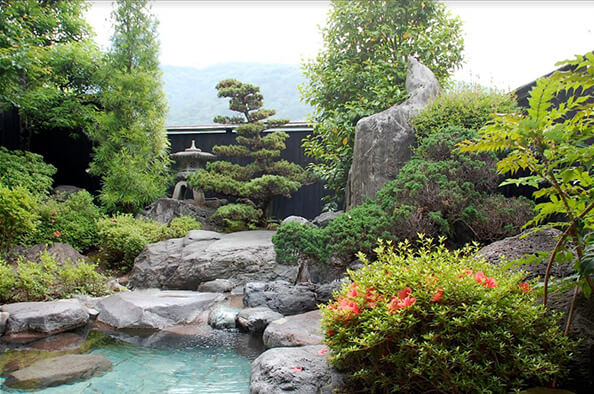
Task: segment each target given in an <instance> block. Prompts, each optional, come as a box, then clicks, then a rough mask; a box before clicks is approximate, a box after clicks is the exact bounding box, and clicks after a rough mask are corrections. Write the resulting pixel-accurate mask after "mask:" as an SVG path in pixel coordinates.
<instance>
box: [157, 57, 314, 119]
mask: <svg viewBox="0 0 594 394" xmlns="http://www.w3.org/2000/svg"><path fill="white" fill-rule="evenodd" d="M161 68H162V70H163V82H164V90H165V94H166V96H167V100H168V101H169V114H168V116H167V121H166V123H167V125H168V126H192V125H203V124H212V123H213V121H212V119H213V118H214V117H215V116H216V115H229V114H232V112H231V111H229V110H228V106H229V102H228V99H221V98H218V97H217V91H216V89H215V86H216V84H217V83H219V82H220V81H222V80H223V79H227V78H233V79H238V80H240V81H242V82H246V83H251V84H254V85H257V86H259V87H260V91H261V92H262V94H263V95H264V108H270V109H275V110H276V115H275V118H288V119H290V120H293V121H296V120H305V119H306V117H307V115H308V114H309V113H310V112H311V107H310V106H308V105H306V104H304V103H303V102H301V96H300V93H299V91H298V89H297V86H298V85H299V84H301V83H303V82H305V78H304V77H303V75H302V74H301V70H300V68H299V66H298V65H287V64H259V63H223V64H217V65H214V66H210V67H206V68H200V69H198V68H192V67H179V66H162V67H161Z"/></svg>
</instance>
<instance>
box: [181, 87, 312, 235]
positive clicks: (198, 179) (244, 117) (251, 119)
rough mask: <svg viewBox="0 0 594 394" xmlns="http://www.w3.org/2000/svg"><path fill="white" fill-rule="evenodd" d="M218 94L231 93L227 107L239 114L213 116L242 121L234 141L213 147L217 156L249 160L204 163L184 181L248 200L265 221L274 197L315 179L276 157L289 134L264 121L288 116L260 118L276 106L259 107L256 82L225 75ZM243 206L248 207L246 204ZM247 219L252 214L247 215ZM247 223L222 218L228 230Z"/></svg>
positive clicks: (234, 210) (234, 211)
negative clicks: (269, 127) (244, 161)
mask: <svg viewBox="0 0 594 394" xmlns="http://www.w3.org/2000/svg"><path fill="white" fill-rule="evenodd" d="M217 90H218V92H219V93H218V95H219V97H227V98H229V99H230V100H229V109H231V110H232V111H234V112H238V113H239V114H241V116H217V117H216V118H215V119H214V121H215V122H217V123H226V124H240V125H239V126H238V127H237V128H236V132H237V137H236V144H235V145H218V146H215V147H213V152H214V153H215V154H217V155H219V156H225V157H230V158H233V157H237V158H243V159H244V160H247V161H248V163H247V164H245V165H240V164H233V163H231V162H228V161H217V162H213V163H208V164H207V166H206V169H203V170H198V171H196V172H194V173H193V174H192V175H191V176H190V177H189V179H188V183H189V184H190V186H192V187H193V188H195V189H202V190H205V191H214V192H216V193H220V194H224V195H227V196H230V197H234V198H236V199H247V200H249V202H250V203H251V204H253V205H255V206H256V207H257V208H258V211H256V210H252V211H251V213H250V214H253V213H255V212H259V215H260V216H259V217H258V218H257V221H258V222H259V225H265V223H266V211H267V209H268V206H269V204H270V201H271V200H272V198H273V197H274V196H279V195H282V196H285V197H290V196H291V194H292V193H294V192H295V191H297V190H298V189H299V188H300V187H301V185H303V184H307V183H311V182H312V181H313V179H311V176H310V175H309V174H308V173H306V172H305V171H304V170H303V168H301V166H299V165H297V164H295V163H290V162H288V161H286V160H278V157H279V156H280V154H281V151H283V150H284V149H285V148H286V146H285V140H286V139H287V138H288V134H287V133H285V132H281V131H276V132H271V133H266V134H265V133H264V130H265V129H266V127H267V124H268V125H270V124H274V125H279V124H283V123H286V122H287V121H286V120H284V119H283V120H280V119H277V120H267V121H266V123H265V122H264V120H265V119H266V118H268V117H270V116H272V115H274V113H275V111H274V110H268V109H262V105H263V101H264V97H263V96H262V94H261V93H260V89H259V88H258V87H257V86H254V85H250V84H246V83H242V82H240V81H237V80H234V79H226V80H223V81H221V82H219V84H218V85H217ZM237 209H238V208H235V207H234V208H231V211H229V212H227V213H225V214H224V215H223V213H221V214H219V215H218V217H220V218H223V216H225V217H227V218H228V220H230V221H233V222H235V221H237V220H241V219H237V218H232V217H231V216H237V215H241V214H242V213H240V212H239V211H237ZM246 209H247V208H246ZM250 220H251V219H250ZM250 225H251V224H250V223H249V222H245V223H244V224H241V223H231V222H226V224H225V226H226V228H227V229H230V228H235V227H237V226H238V227H239V228H247V227H249V226H250Z"/></svg>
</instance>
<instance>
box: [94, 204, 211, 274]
mask: <svg viewBox="0 0 594 394" xmlns="http://www.w3.org/2000/svg"><path fill="white" fill-rule="evenodd" d="M199 228H200V223H198V222H196V220H194V219H193V218H190V217H187V216H180V217H179V218H176V219H173V220H172V221H171V223H170V226H167V225H165V224H161V223H158V222H156V221H154V220H151V219H147V218H134V217H133V216H132V215H131V214H115V215H113V216H111V217H104V218H101V219H99V220H98V221H97V235H98V239H99V242H98V243H99V254H100V257H101V258H102V259H103V260H104V261H105V262H106V263H107V264H108V265H109V266H111V267H113V268H118V269H121V270H124V271H127V270H130V269H131V268H132V266H133V264H134V259H135V258H136V256H138V255H139V254H140V252H141V251H142V249H144V247H145V246H146V245H148V244H150V243H154V242H159V241H163V240H165V239H169V238H181V237H184V236H185V235H186V234H187V233H188V231H190V230H193V229H199Z"/></svg>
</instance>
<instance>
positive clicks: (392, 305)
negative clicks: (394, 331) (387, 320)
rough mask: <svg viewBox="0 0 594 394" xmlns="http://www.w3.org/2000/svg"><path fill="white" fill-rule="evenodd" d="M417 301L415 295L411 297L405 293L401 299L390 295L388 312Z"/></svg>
mask: <svg viewBox="0 0 594 394" xmlns="http://www.w3.org/2000/svg"><path fill="white" fill-rule="evenodd" d="M416 301H417V299H416V298H415V297H411V296H410V295H407V296H406V297H404V298H403V299H400V298H398V297H396V296H393V297H392V301H390V302H389V303H388V305H387V306H388V312H389V313H392V312H394V311H397V310H400V309H404V308H406V307H409V306H411V305H412V304H414V303H415V302H416Z"/></svg>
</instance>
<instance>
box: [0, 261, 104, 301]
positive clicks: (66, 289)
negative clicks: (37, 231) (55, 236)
mask: <svg viewBox="0 0 594 394" xmlns="http://www.w3.org/2000/svg"><path fill="white" fill-rule="evenodd" d="M96 268H97V267H96V265H95V264H90V263H87V262H85V261H78V262H65V263H60V262H57V261H56V260H55V258H54V257H53V256H51V255H50V254H48V253H47V252H46V253H44V254H42V255H41V262H39V263H38V262H34V261H24V260H20V261H18V263H17V264H16V267H13V266H11V265H9V264H7V263H6V262H5V261H3V260H2V259H0V303H9V302H26V301H44V300H51V299H60V298H69V297H73V296H75V295H77V294H86V295H91V296H102V295H105V293H106V286H105V283H106V282H107V278H106V277H105V276H104V275H102V274H100V273H98V272H97V271H96Z"/></svg>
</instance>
